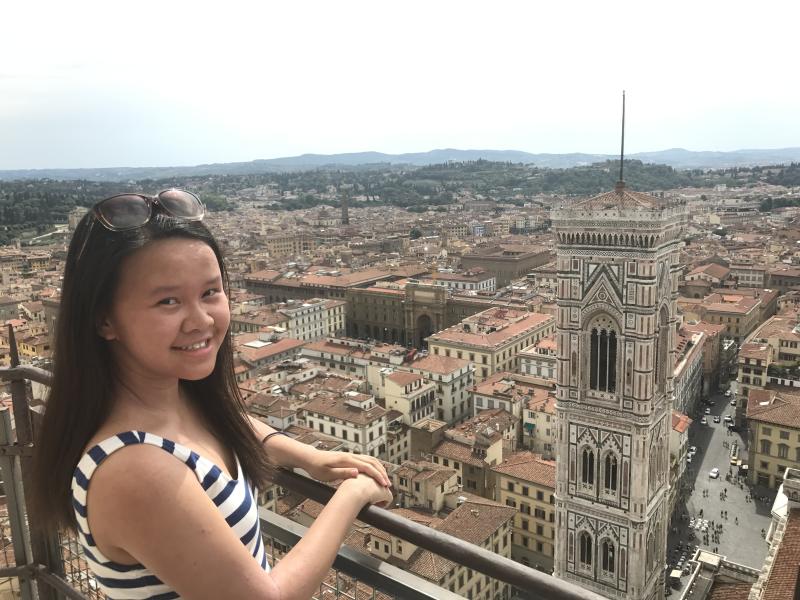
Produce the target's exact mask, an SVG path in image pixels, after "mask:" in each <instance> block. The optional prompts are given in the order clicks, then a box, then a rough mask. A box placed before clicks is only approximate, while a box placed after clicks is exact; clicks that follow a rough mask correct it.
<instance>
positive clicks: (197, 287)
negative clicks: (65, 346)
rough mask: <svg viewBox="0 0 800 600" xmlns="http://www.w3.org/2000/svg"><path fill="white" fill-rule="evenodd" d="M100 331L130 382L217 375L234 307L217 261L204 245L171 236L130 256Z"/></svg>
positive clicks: (124, 377)
mask: <svg viewBox="0 0 800 600" xmlns="http://www.w3.org/2000/svg"><path fill="white" fill-rule="evenodd" d="M120 268H121V269H122V272H121V273H120V279H119V283H118V286H117V289H116V291H115V294H114V299H113V303H112V307H111V311H110V313H109V314H108V315H107V316H106V319H105V320H104V322H103V323H102V324H101V326H100V327H99V333H100V335H101V336H102V337H103V338H105V339H106V340H108V341H109V342H110V347H111V349H112V352H113V354H114V358H115V362H116V364H117V366H118V368H119V369H120V370H121V373H120V375H122V377H123V379H122V380H123V381H126V382H137V383H145V382H150V383H153V384H161V383H164V384H174V383H176V382H177V380H178V379H187V380H198V379H203V378H205V377H207V376H208V375H210V374H211V372H212V371H213V370H214V365H215V363H216V358H217V352H218V351H219V348H220V346H221V344H222V341H223V339H224V338H225V335H226V333H227V331H228V325H229V324H230V309H229V306H228V298H227V297H226V296H225V292H224V291H223V287H222V275H221V273H220V269H219V264H218V263H217V258H216V256H215V255H214V251H213V250H212V249H211V248H210V247H209V246H208V245H207V244H205V243H204V242H202V241H199V240H192V239H186V238H167V239H163V240H159V241H156V242H151V243H149V244H147V245H146V246H144V247H143V248H141V249H139V250H137V251H136V252H135V253H133V254H132V255H130V256H129V257H128V258H126V259H125V260H124V261H123V262H122V264H121V267H120Z"/></svg>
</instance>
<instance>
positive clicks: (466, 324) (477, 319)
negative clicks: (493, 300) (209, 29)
mask: <svg viewBox="0 0 800 600" xmlns="http://www.w3.org/2000/svg"><path fill="white" fill-rule="evenodd" d="M554 327H555V320H554V319H553V317H552V316H551V315H546V314H541V313H530V312H525V311H521V310H514V309H506V308H490V309H488V310H485V311H483V312H480V313H477V314H475V315H473V316H471V317H467V318H466V319H464V320H463V321H461V323H459V324H458V325H453V326H452V327H448V328H447V329H444V330H442V331H439V332H438V333H435V334H433V335H431V336H430V337H429V338H428V347H429V351H430V352H431V353H432V354H436V355H440V356H455V357H456V358H462V359H467V360H469V361H470V362H472V363H474V364H475V381H476V382H481V381H483V380H484V379H486V378H487V377H490V376H491V375H494V374H495V373H497V372H498V371H516V370H517V369H518V368H519V353H520V352H522V350H523V349H525V348H527V347H528V346H530V345H531V344H533V343H535V342H537V341H538V340H540V339H542V338H543V337H546V336H548V335H550V334H551V333H552V332H553V330H554Z"/></svg>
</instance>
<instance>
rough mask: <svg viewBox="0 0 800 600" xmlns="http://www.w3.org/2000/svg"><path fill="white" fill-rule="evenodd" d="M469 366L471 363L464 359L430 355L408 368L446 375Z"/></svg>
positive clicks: (419, 359)
mask: <svg viewBox="0 0 800 600" xmlns="http://www.w3.org/2000/svg"><path fill="white" fill-rule="evenodd" d="M467 365H469V361H468V360H466V359H464V358H456V357H455V356H444V355H440V354H429V355H428V356H423V357H421V358H417V359H415V360H414V362H412V363H409V364H408V365H407V366H408V367H409V368H412V369H419V370H420V371H429V372H431V373H439V374H441V375H446V374H448V373H452V372H453V371H458V370H459V369H463V368H464V367H466V366H467Z"/></svg>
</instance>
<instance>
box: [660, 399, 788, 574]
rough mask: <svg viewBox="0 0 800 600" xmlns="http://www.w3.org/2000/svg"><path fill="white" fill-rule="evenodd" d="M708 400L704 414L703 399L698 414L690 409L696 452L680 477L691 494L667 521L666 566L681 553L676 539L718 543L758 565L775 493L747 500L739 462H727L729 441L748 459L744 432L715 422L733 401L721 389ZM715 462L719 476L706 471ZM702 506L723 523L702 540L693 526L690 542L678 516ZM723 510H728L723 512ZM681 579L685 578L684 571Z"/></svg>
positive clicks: (695, 513)
mask: <svg viewBox="0 0 800 600" xmlns="http://www.w3.org/2000/svg"><path fill="white" fill-rule="evenodd" d="M711 401H712V402H713V403H714V404H713V405H711V406H708V408H709V409H710V413H711V414H709V415H703V414H702V413H703V412H704V410H705V408H706V405H703V404H701V406H702V408H700V414H698V415H691V416H692V418H693V419H694V422H693V423H692V425H691V427H690V429H689V445H690V446H697V449H698V453H697V454H696V455H695V456H694V458H693V459H692V463H691V464H690V465H687V467H688V468H687V473H686V476H685V479H684V481H685V484H686V485H687V486H688V490H689V494H688V495H687V496H686V497H685V500H683V501H679V502H678V503H677V505H676V509H675V514H674V515H673V519H672V523H671V524H670V536H669V541H668V546H667V560H668V563H669V564H670V566H672V565H674V564H675V562H676V560H675V557H676V556H679V554H677V555H676V554H675V553H674V548H675V547H676V545H677V544H678V543H684V544H686V543H692V544H697V545H699V546H700V548H704V549H706V550H712V551H714V550H715V549H716V552H717V553H718V554H720V555H722V556H723V557H724V558H726V559H727V560H729V561H731V562H735V563H739V564H743V565H746V566H748V567H753V568H756V569H760V568H761V567H762V565H763V563H764V558H765V557H766V555H767V549H768V548H767V544H766V542H765V541H764V539H763V537H762V536H761V530H762V529H764V530H767V529H769V523H770V510H771V508H772V502H771V500H772V499H774V493H773V494H772V495H771V496H770V501H768V502H761V501H758V500H756V501H755V502H750V501H748V500H747V496H749V495H750V489H749V488H748V487H747V485H746V484H745V483H741V484H740V483H738V481H737V479H736V474H737V468H736V467H732V466H731V465H730V447H731V446H732V445H733V444H737V445H738V448H739V458H742V459H743V461H742V462H743V463H746V462H747V460H746V456H747V452H746V450H745V449H744V443H743V440H742V437H741V435H740V434H739V433H731V432H729V431H728V429H727V427H726V425H725V423H724V422H720V423H714V422H713V417H714V416H715V415H719V416H720V421H722V418H723V417H724V416H725V415H726V414H729V415H731V416H733V412H734V407H733V406H731V405H730V399H729V398H725V397H724V396H723V395H722V394H715V395H713V396H712V398H711ZM702 416H705V417H706V419H707V420H708V424H707V425H703V424H702V423H701V422H700V418H701V417H702ZM714 467H716V468H718V469H719V470H720V476H719V478H718V479H712V478H710V477H709V471H711V469H713V468H714ZM729 470H731V471H732V475H733V477H732V478H731V481H726V478H725V476H726V475H727V474H728V473H729ZM743 481H744V480H742V482H743ZM725 491H726V492H727V495H725V496H724V498H723V497H721V493H724V492H725ZM700 511H702V515H703V518H705V519H708V520H709V521H713V523H714V526H716V525H718V524H722V531H721V533H720V534H719V539H718V541H714V540H713V539H712V537H711V536H710V535H709V538H708V542H707V543H704V539H703V534H702V533H701V532H699V531H694V533H695V534H696V538H695V539H694V540H691V542H690V539H689V535H690V534H689V532H690V529H689V523H688V522H686V521H685V520H683V519H681V516H682V515H684V514H686V515H688V516H689V518H698V517H699V515H700V514H701V512H700ZM723 511H727V518H726V517H725V516H724V514H723ZM737 519H738V523H737ZM711 529H712V528H709V531H711ZM683 579H684V581H685V580H686V578H685V577H684V578H683Z"/></svg>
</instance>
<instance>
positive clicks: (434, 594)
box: [258, 508, 461, 600]
mask: <svg viewBox="0 0 800 600" xmlns="http://www.w3.org/2000/svg"><path fill="white" fill-rule="evenodd" d="M258 515H259V517H260V519H261V531H262V533H264V534H266V535H267V536H269V537H272V538H274V539H276V540H278V541H279V542H281V543H283V544H286V545H287V546H294V545H295V544H297V543H298V542H299V541H300V540H301V539H302V537H303V535H305V532H306V528H305V527H303V526H302V525H300V524H299V523H295V522H294V521H292V520H290V519H287V518H286V517H283V516H281V515H279V514H277V513H274V512H272V511H270V510H267V509H266V508H259V509H258ZM333 568H334V569H337V570H339V571H343V572H345V573H347V575H348V576H351V577H354V578H355V579H357V580H358V581H360V582H364V583H365V584H367V585H369V586H371V587H373V588H377V589H379V590H380V591H382V592H385V593H387V594H390V595H392V596H395V597H397V598H403V600H406V599H408V600H456V599H460V598H461V596H459V595H458V594H454V593H452V592H450V591H448V590H446V589H443V588H440V587H439V586H438V585H436V584H433V583H431V582H430V581H428V580H426V579H422V578H421V577H418V576H416V575H414V574H412V573H409V572H408V571H404V570H403V569H401V568H399V567H396V566H394V565H391V564H389V563H386V562H383V561H382V560H380V559H378V558H375V557H374V556H368V555H366V554H363V553H361V552H358V551H356V550H353V549H352V548H348V547H347V546H342V547H341V548H340V549H339V553H338V554H337V556H336V559H335V560H334V561H333ZM337 580H338V574H337ZM337 583H338V582H337ZM336 590H337V592H339V585H337V586H336Z"/></svg>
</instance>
